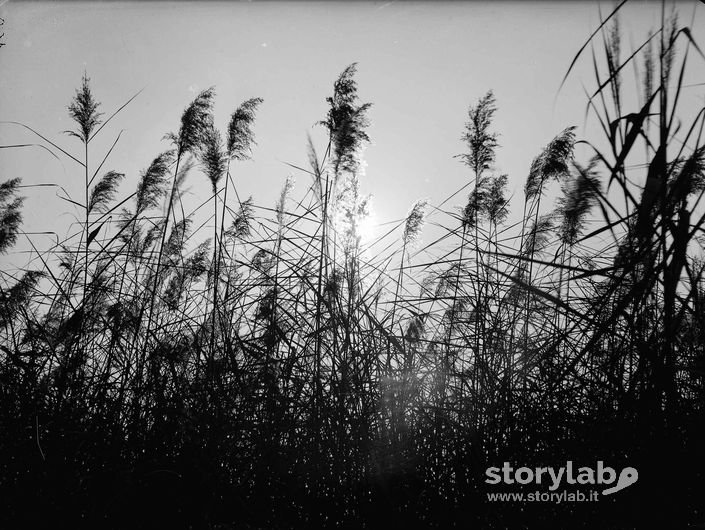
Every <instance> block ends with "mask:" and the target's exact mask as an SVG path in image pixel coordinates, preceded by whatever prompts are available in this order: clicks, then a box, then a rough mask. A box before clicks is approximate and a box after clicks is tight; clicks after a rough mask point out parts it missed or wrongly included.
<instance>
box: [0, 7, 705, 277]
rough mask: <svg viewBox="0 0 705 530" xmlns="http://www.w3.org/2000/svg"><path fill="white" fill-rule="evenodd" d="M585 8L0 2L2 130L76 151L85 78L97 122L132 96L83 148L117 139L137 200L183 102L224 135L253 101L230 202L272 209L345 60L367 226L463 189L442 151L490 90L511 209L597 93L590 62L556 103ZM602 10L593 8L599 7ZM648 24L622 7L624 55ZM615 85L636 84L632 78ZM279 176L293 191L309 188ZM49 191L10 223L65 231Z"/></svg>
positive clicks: (26, 163) (17, 155)
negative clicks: (75, 103)
mask: <svg viewBox="0 0 705 530" xmlns="http://www.w3.org/2000/svg"><path fill="white" fill-rule="evenodd" d="M599 5H600V4H598V3H597V2H546V3H539V2H498V3H490V2H450V3H441V2H433V3H432V2H384V3H382V2H377V3H373V2H351V3H328V2H326V3H324V2H313V3H295V2H283V1H282V2H265V3H262V2H251V3H209V2H201V3H187V2H179V3H167V2H156V3H139V2H131V3H118V2H115V3H112V2H111V3H97V2H96V3H93V2H81V3H48V2H46V3H45V2H37V3H34V2H32V3H30V2H6V3H4V4H3V5H2V7H0V16H2V17H3V18H5V21H6V22H5V28H4V31H5V33H6V35H5V42H6V43H7V45H6V46H5V47H3V48H2V49H0V72H2V73H1V75H0V119H1V120H17V121H21V122H23V123H26V124H27V125H30V126H32V127H35V128H37V129H38V130H39V131H41V132H42V133H43V134H45V135H47V136H48V137H49V138H51V139H52V140H55V141H56V142H57V143H58V144H59V145H61V146H62V147H64V148H65V149H67V150H69V151H71V152H73V153H80V151H81V146H80V145H79V144H78V142H77V141H76V140H75V139H72V138H70V137H68V136H66V135H64V134H62V131H63V130H65V129H69V128H71V127H72V124H71V123H70V121H69V118H68V116H67V113H66V107H67V105H68V103H69V102H70V100H71V98H72V96H73V94H74V90H75V88H76V87H77V86H78V85H79V83H80V79H81V75H82V74H83V72H84V70H85V71H86V72H87V73H88V75H89V76H90V77H91V80H92V86H93V90H94V94H95V96H96V97H97V98H98V99H99V100H100V101H101V102H102V108H101V110H103V111H104V112H106V113H107V114H108V115H109V114H110V113H111V112H112V110H113V109H116V108H117V107H119V106H120V105H121V104H122V103H123V102H124V101H126V100H127V99H128V98H129V97H130V96H132V95H133V94H134V93H135V92H137V91H138V90H140V89H143V88H144V92H143V93H142V94H141V95H140V96H139V97H138V98H137V99H136V100H135V101H134V102H133V103H132V104H131V105H130V106H129V107H128V108H127V109H126V110H125V111H124V112H123V113H122V114H121V115H120V116H119V117H118V118H117V119H115V120H114V122H112V123H111V125H109V126H108V127H106V129H105V133H104V134H103V133H102V138H101V139H100V140H99V141H96V145H95V146H94V147H93V152H94V153H96V154H95V155H94V157H95V159H94V160H93V161H92V162H93V163H96V162H97V161H98V159H99V153H100V154H102V153H104V152H105V150H106V149H107V148H108V147H109V146H110V144H111V143H112V142H113V141H114V139H115V137H116V135H117V134H118V133H119V132H120V130H122V129H124V133H123V134H122V138H121V140H120V142H119V143H118V145H117V147H116V150H115V152H114V154H113V155H112V156H111V158H110V159H109V160H108V162H107V163H106V165H105V169H106V170H107V169H115V170H118V171H121V172H125V173H126V174H127V179H126V181H125V183H124V184H123V186H122V187H121V196H122V197H124V196H126V195H128V194H129V193H131V192H132V191H133V190H134V187H135V183H136V180H137V175H138V173H139V171H140V170H142V169H144V168H145V167H146V166H147V165H148V164H149V163H150V161H151V160H152V159H153V158H154V156H156V155H157V154H158V153H159V152H160V151H162V150H164V149H166V148H167V146H168V144H167V142H166V141H162V140H161V139H162V137H163V136H164V134H166V133H167V132H170V131H174V130H176V128H177V126H178V120H179V117H180V115H181V112H182V110H183V108H184V107H185V106H186V105H187V104H188V103H189V101H190V100H191V99H192V98H193V97H194V95H195V93H196V92H197V91H200V90H202V89H204V88H207V87H209V86H215V88H216V93H217V99H216V107H215V109H216V119H217V120H218V123H219V124H220V126H221V127H225V124H226V122H227V119H228V116H229V114H230V112H231V111H232V110H233V109H234V108H235V107H236V106H237V105H238V104H239V103H241V102H242V101H243V100H245V99H247V98H250V97H255V96H258V97H262V98H264V104H263V106H262V107H261V111H260V112H259V113H258V117H257V121H256V125H255V131H256V136H257V142H258V146H257V147H256V148H255V150H254V152H253V158H254V160H253V161H251V162H246V163H241V164H238V165H237V166H236V167H235V168H234V173H235V178H236V182H237V185H238V190H239V193H240V195H241V196H247V195H250V194H252V195H254V199H255V202H256V203H258V204H263V205H269V206H272V205H273V204H274V201H275V197H276V194H277V193H278V190H279V189H280V188H281V186H282V184H283V182H284V179H285V177H286V175H287V174H289V173H292V171H291V170H290V169H289V168H288V167H287V166H286V165H285V164H284V162H290V163H292V164H296V165H305V161H306V134H307V133H308V132H311V133H312V134H313V135H314V136H313V137H314V140H315V141H316V144H317V147H318V148H319V149H320V150H323V149H324V147H325V138H324V136H323V133H322V130H320V128H317V127H314V124H315V123H316V122H317V121H318V120H321V119H322V118H323V117H324V115H325V112H326V103H325V98H326V96H328V95H329V94H330V93H331V88H332V83H333V81H334V80H335V78H336V77H337V75H338V74H339V73H340V72H341V71H342V70H343V68H345V67H346V66H347V65H348V64H350V63H352V62H358V63H359V66H358V76H357V80H358V83H359V94H360V97H361V100H362V101H370V102H372V103H373V107H372V109H371V111H370V113H369V115H370V118H371V121H372V126H371V127H370V130H369V134H370V137H371V138H372V141H373V144H372V145H371V146H370V147H369V148H368V149H367V150H366V152H365V160H366V162H367V170H366V175H365V177H364V178H363V180H362V189H363V191H364V192H371V193H372V194H373V195H374V206H373V207H374V211H375V215H376V219H377V221H379V222H385V221H389V220H393V219H398V218H400V217H401V216H403V215H404V213H405V212H406V211H407V209H408V207H409V206H410V205H411V203H412V202H413V201H414V200H416V199H418V198H422V197H425V198H429V199H430V200H431V202H432V203H434V204H437V203H439V202H440V201H441V200H442V199H444V198H445V197H446V196H447V195H449V194H450V193H452V192H453V191H454V190H456V189H458V188H459V187H460V186H462V185H463V184H464V183H466V182H468V180H469V179H470V175H469V171H468V170H467V169H466V168H464V167H463V166H462V164H461V163H460V162H459V161H458V160H457V159H454V158H453V156H454V155H457V154H459V153H461V152H463V150H464V146H463V144H462V142H461V141H460V136H461V134H462V132H463V127H464V123H465V121H466V116H467V109H468V107H469V105H471V104H473V103H474V102H475V101H476V100H477V99H478V98H479V97H481V96H482V95H484V94H485V92H486V91H487V90H489V89H493V90H494V92H495V95H496V98H497V102H498V108H499V110H498V112H497V114H496V120H495V129H496V131H497V132H499V133H500V135H501V136H500V140H499V141H500V144H501V148H500V149H499V151H498V156H497V169H498V171H501V172H504V173H508V174H509V176H510V193H513V194H514V198H513V203H514V208H515V209H520V205H521V202H522V201H523V196H522V187H523V183H524V179H525V176H526V174H527V171H528V168H529V165H530V163H531V160H532V158H533V157H534V156H536V154H538V152H539V151H540V149H541V148H542V146H544V145H545V144H546V143H547V142H548V141H549V140H550V139H551V138H552V137H553V136H554V135H555V134H557V133H558V132H560V131H561V130H562V129H563V128H565V127H566V126H568V125H578V126H580V127H581V128H580V129H579V133H582V132H583V129H582V126H583V125H584V123H585V122H584V113H585V103H586V97H585V95H584V93H583V88H582V84H585V86H586V87H592V86H593V83H594V81H593V77H592V73H591V65H590V62H589V60H588V61H586V60H583V61H581V62H580V63H579V65H578V67H577V69H576V71H575V73H574V74H573V75H572V76H571V77H570V79H569V81H568V83H567V84H566V85H565V87H564V88H563V90H562V91H561V93H560V94H559V95H558V97H557V98H556V94H557V90H558V86H559V84H560V81H561V79H562V77H563V75H564V74H565V72H566V69H567V68H568V65H569V64H570V61H571V59H572V58H573V56H574V55H575V53H576V52H577V50H578V49H579V48H580V46H581V45H582V44H583V43H584V41H585V40H586V39H587V37H588V36H589V34H590V32H591V31H592V30H593V29H594V28H595V27H596V26H597V24H598V23H599V11H598V6H599ZM692 6H694V4H693V3H684V4H681V7H680V11H681V15H682V16H683V17H687V18H690V16H691V14H692V9H693V8H692ZM611 7H612V4H611V3H602V4H601V9H602V13H603V14H606V13H607V12H609V10H610V9H611ZM700 11H702V10H700ZM659 13H660V5H659V3H657V2H643V1H642V2H640V1H635V2H633V3H632V4H630V5H628V6H627V7H626V9H625V10H624V12H623V15H622V22H623V26H624V29H625V31H626V33H625V38H624V44H623V46H624V49H625V53H626V52H630V48H631V45H632V43H636V42H639V41H640V39H642V38H643V37H644V35H645V34H646V31H647V30H648V28H649V27H653V26H655V25H656V24H657V22H658V17H659ZM695 16H696V23H695V24H693V26H694V27H695V28H697V27H698V22H700V26H702V21H703V19H702V13H701V12H698V13H696V15H695ZM629 74H630V75H631V72H629ZM701 81H702V80H701ZM625 88H626V90H628V91H630V90H631V91H633V89H634V85H633V84H632V85H627V86H626V87H625ZM588 131H589V127H588ZM579 136H580V134H579ZM28 141H36V139H35V138H33V137H32V136H31V135H29V134H27V133H26V132H25V131H23V130H22V129H20V128H18V127H14V126H9V125H0V144H2V145H6V144H18V143H24V142H28ZM94 167H95V166H94ZM294 174H295V176H296V177H297V192H298V193H301V192H302V191H303V189H304V188H305V187H307V186H308V184H309V182H308V181H307V179H306V177H305V175H303V174H296V173H295V172H294ZM13 177H21V178H22V179H23V181H24V183H25V184H36V183H56V184H60V185H61V186H63V187H64V188H65V189H66V190H67V192H69V193H70V194H71V195H72V196H74V197H77V198H80V197H81V196H82V195H81V194H82V191H81V190H82V186H83V176H82V173H81V168H80V167H79V166H77V165H75V164H72V163H71V161H70V160H66V159H62V162H61V163H59V162H57V161H56V160H55V159H53V158H52V157H51V156H50V155H49V154H48V153H45V152H43V151H41V150H39V149H22V150H7V149H4V150H2V151H0V179H1V180H5V179H8V178H13ZM189 186H190V189H191V193H193V194H194V195H195V196H197V197H200V198H202V199H203V200H205V199H206V198H207V196H208V193H209V186H210V185H209V184H208V182H207V180H206V179H205V177H202V176H201V175H199V174H198V173H197V172H194V174H193V175H192V176H191V177H190V179H189ZM55 193H56V190H55V189H53V188H37V189H32V190H28V192H27V193H26V195H27V196H28V199H27V201H26V203H25V225H24V229H25V230H27V231H30V232H31V231H56V232H58V235H59V237H60V238H61V237H63V236H64V235H65V234H66V230H67V227H68V225H69V223H70V222H71V218H70V216H68V215H66V214H63V215H62V212H66V211H67V210H70V209H68V208H67V205H66V203H64V202H62V201H61V200H60V199H58V198H57V197H56V195H55ZM464 199H465V196H461V197H459V198H458V199H457V200H454V201H451V203H450V205H449V206H450V207H452V206H454V205H458V206H460V205H461V204H462V203H463V201H464ZM37 241H38V242H39V244H40V245H44V246H45V247H46V246H48V245H49V244H50V243H51V240H50V238H45V239H44V240H43V239H41V238H39V239H37ZM24 248H26V245H19V246H18V249H24ZM10 262H12V263H13V264H20V265H21V264H23V259H22V258H21V256H19V255H16V254H14V255H13V254H11V255H10V256H6V257H0V263H5V264H8V263H10Z"/></svg>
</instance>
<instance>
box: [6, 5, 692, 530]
mask: <svg viewBox="0 0 705 530" xmlns="http://www.w3.org/2000/svg"><path fill="white" fill-rule="evenodd" d="M618 10H619V8H617V9H616V10H615V11H614V12H612V13H611V14H610V15H609V16H608V17H606V19H605V22H604V24H603V25H602V26H600V27H599V28H598V29H597V30H596V32H595V34H594V35H593V38H592V39H591V41H590V42H589V43H588V44H587V45H586V47H584V48H583V49H582V50H581V51H580V53H578V55H577V56H576V61H584V60H591V59H590V57H589V54H590V52H592V60H593V62H594V64H595V79H594V81H595V86H594V87H593V88H592V91H593V92H592V93H588V95H587V97H588V102H587V105H588V112H589V113H590V116H591V119H594V120H596V122H597V123H599V125H600V129H601V131H602V135H603V136H602V137H600V138H593V139H590V138H587V139H583V140H579V139H578V138H577V136H576V130H575V128H574V127H572V126H568V125H569V124H566V126H567V128H565V129H564V130H562V131H556V136H555V138H553V139H551V138H547V139H546V147H545V148H544V149H543V150H542V151H541V152H539V153H537V156H536V158H535V159H534V161H533V163H532V164H531V166H530V167H528V168H527V177H526V181H525V188H524V196H523V197H514V198H513V199H512V201H511V203H510V201H509V200H508V198H507V192H506V186H507V178H508V177H507V175H503V174H499V173H497V172H496V171H495V153H496V148H497V145H498V141H499V140H498V139H499V136H498V134H499V133H500V131H495V130H494V128H493V117H494V114H495V112H496V111H497V108H498V106H499V107H500V108H501V102H497V101H496V100H495V97H494V95H493V94H492V92H488V93H487V94H485V95H478V96H480V97H478V99H477V100H476V101H475V102H472V104H471V106H470V109H469V111H468V114H467V125H466V128H465V130H464V131H458V135H459V136H462V139H463V142H464V144H465V146H466V150H465V152H464V153H462V154H461V155H460V156H459V157H458V162H459V163H462V164H464V165H465V166H466V167H467V173H468V182H467V186H466V187H465V188H463V189H462V190H459V191H458V192H457V193H455V194H454V196H453V198H452V199H449V200H448V201H445V202H443V203H440V204H434V203H433V202H431V201H429V200H425V199H424V200H419V201H418V202H416V203H414V204H413V205H410V207H409V211H408V214H407V216H406V218H405V219H404V220H402V221H401V222H400V223H398V224H396V225H389V226H387V227H386V231H385V232H384V233H382V234H379V235H378V236H377V237H376V238H375V239H372V240H370V239H367V238H365V237H363V232H364V230H363V226H364V224H365V222H366V218H367V215H368V213H369V211H368V210H369V208H368V206H369V204H368V198H367V197H366V196H364V195H363V194H362V193H361V191H360V189H361V188H360V179H361V178H364V177H363V176H362V172H361V170H360V163H361V153H362V149H363V148H364V146H365V144H366V143H368V142H369V140H370V139H369V137H368V135H367V127H368V123H369V122H368V120H369V117H370V116H371V114H372V109H371V106H370V104H369V103H363V102H361V101H360V100H359V98H358V94H357V85H356V81H355V65H351V66H349V67H347V68H346V69H345V70H343V72H342V73H341V74H340V75H339V77H338V78H337V80H336V81H335V83H334V85H333V90H332V95H331V96H330V97H329V98H328V99H327V102H328V113H327V115H326V116H322V117H320V118H321V121H320V124H319V127H321V128H323V130H325V131H326V132H327V135H328V139H329V140H328V143H327V144H326V145H314V144H313V142H310V143H309V145H308V146H307V147H306V146H302V147H304V148H307V149H308V160H309V165H308V167H292V168H290V169H291V171H292V177H289V178H287V179H286V182H285V183H284V185H283V189H282V191H281V196H280V198H279V199H278V201H277V202H276V204H275V205H262V204H257V202H256V201H255V200H254V199H253V198H244V197H240V195H239V194H238V193H237V187H238V186H237V173H238V168H239V166H240V164H241V163H242V162H243V161H244V160H247V159H249V158H251V157H254V158H255V163H256V130H257V111H258V109H259V108H260V106H262V105H266V102H263V101H262V100H260V99H258V98H254V99H250V100H247V101H245V102H244V103H242V104H241V105H240V106H239V107H238V108H237V109H235V110H234V112H233V113H232V115H231V116H230V117H229V118H228V119H227V120H225V125H226V126H225V127H224V128H223V129H222V130H221V129H219V128H218V124H219V123H221V121H223V120H222V119H221V117H218V116H214V114H213V112H212V106H213V102H214V98H215V92H214V90H212V89H209V90H206V91H204V92H202V93H200V94H199V95H198V96H197V97H196V98H195V99H194V100H193V101H192V102H191V103H190V104H188V106H187V107H186V109H185V110H184V112H183V114H182V115H181V119H180V121H179V122H178V123H177V128H176V132H173V133H170V134H168V135H167V136H166V138H165V150H164V151H163V152H162V153H159V154H157V155H156V156H155V158H154V159H153V161H151V162H149V161H146V162H145V169H144V171H143V172H142V173H141V174H140V176H139V184H138V186H137V188H136V189H134V190H126V189H123V188H122V187H120V184H121V181H122V179H123V176H124V175H122V174H121V173H120V172H119V171H117V170H115V171H113V170H107V169H106V168H108V167H109V166H112V164H113V163H115V161H114V160H113V159H112V158H111V156H110V155H111V152H108V153H103V152H94V151H93V145H92V140H93V139H94V138H95V137H96V136H98V135H101V134H106V133H107V132H108V131H109V129H110V127H109V125H110V121H111V119H112V117H113V116H114V115H115V114H109V115H108V114H102V113H101V109H102V108H101V107H100V105H99V102H98V100H97V99H96V96H95V95H94V94H93V93H92V91H91V86H90V82H89V79H88V78H84V79H83V81H82V84H81V86H80V87H79V89H78V90H77V92H76V94H75V96H74V98H73V100H72V101H71V103H70V105H69V107H68V111H69V114H70V117H71V118H72V120H73V122H74V123H75V128H74V129H73V130H72V131H70V132H69V134H70V135H71V137H72V141H73V145H72V147H71V149H67V150H66V151H64V150H63V149H61V148H59V147H58V144H57V143H54V142H52V141H51V140H49V139H47V138H46V137H42V138H41V140H42V141H43V142H45V143H44V145H45V147H46V148H48V149H50V150H52V151H53V152H55V153H56V154H57V156H60V157H64V158H65V159H66V160H67V163H70V164H72V165H73V170H74V174H75V175H76V178H80V179H82V180H83V182H84V189H85V194H84V196H83V197H80V198H76V197H74V198H73V199H72V200H73V201H74V206H75V208H76V210H77V211H78V212H80V215H79V217H78V219H77V221H76V224H75V225H73V227H72V235H71V236H70V237H68V238H66V239H65V240H64V241H62V242H61V243H60V244H58V245H56V246H55V247H53V248H51V249H49V250H48V251H39V250H37V251H36V256H37V258H38V259H39V261H40V262H41V266H40V267H37V268H34V269H31V270H27V271H26V272H24V274H22V275H20V276H13V275H10V274H8V273H5V272H4V273H2V276H1V280H0V285H1V289H2V290H1V291H0V394H1V398H0V399H1V402H2V404H3V405H2V407H1V412H0V433H1V434H0V454H1V455H2V456H0V466H1V467H0V483H1V485H2V489H1V497H2V505H3V510H2V514H1V515H0V518H2V519H5V520H6V523H7V525H9V526H7V527H24V528H30V527H40V526H42V527H43V526H46V527H57V526H58V527H63V526H66V525H71V526H72V527H84V526H85V527H87V528H112V527H120V528H128V527H129V528H157V527H181V526H184V527H188V526H191V527H194V528H290V527H305V528H319V527H338V526H340V527H349V528H363V527H378V526H387V525H389V524H394V525H400V524H406V525H407V526H411V527H440V528H445V527H450V526H453V525H458V526H460V525H462V526H465V527H470V526H477V527H497V528H500V527H502V528H504V527H516V528H525V527H527V528H528V527H534V526H541V527H548V526H552V525H556V526H558V527H568V526H571V527H573V526H576V527H601V528H622V527H634V526H638V525H641V526H648V525H649V524H656V525H661V527H665V526H663V525H668V526H669V527H672V528H676V527H685V526H687V525H689V524H691V525H695V524H700V525H702V524H703V523H705V514H704V512H703V509H705V506H704V502H703V485H702V484H703V480H704V479H705V476H704V475H703V472H704V471H705V466H704V464H705V461H704V457H705V454H704V450H703V447H705V444H703V442H704V441H705V438H704V437H703V434H704V429H703V427H704V422H705V416H704V412H705V411H704V410H703V409H704V407H705V379H704V377H705V372H704V370H705V353H704V352H703V346H704V344H705V341H704V339H705V336H704V334H703V333H704V328H703V318H704V317H705V305H704V301H705V298H704V297H705V291H704V290H703V287H704V284H703V277H702V276H703V270H704V262H703V259H702V258H703V256H702V245H703V228H702V227H703V221H704V219H705V217H704V215H705V210H703V208H702V196H703V193H705V142H703V138H702V132H703V125H704V124H705V108H701V109H700V110H699V112H698V113H697V114H695V115H682V114H681V113H680V104H681V100H682V98H684V97H685V95H684V91H683V90H682V89H683V78H684V75H685V72H686V71H687V67H689V66H690V62H689V61H693V62H696V63H697V64H696V68H702V64H703V63H702V60H703V58H702V53H701V52H700V49H699V48H698V47H697V45H696V44H695V41H694V40H693V38H692V36H691V33H690V31H689V29H688V28H687V27H686V26H684V25H682V24H680V23H679V21H678V19H677V17H676V15H675V13H671V14H669V13H667V12H666V11H665V8H664V15H663V23H662V25H661V27H659V28H658V29H657V30H656V31H654V32H653V33H651V34H650V35H649V36H648V37H647V38H646V39H645V40H644V41H643V42H642V43H640V44H639V45H638V46H636V47H635V48H634V51H633V53H632V52H631V51H630V52H629V54H626V53H624V50H622V42H621V37H620V35H621V34H620V30H619V25H618V22H617V15H618ZM694 64H695V63H694ZM571 68H572V66H571ZM632 70H633V71H634V79H632V78H631V73H630V72H631V71H632ZM569 75H570V70H569ZM625 78H628V80H629V83H632V82H633V81H636V85H637V86H638V87H639V90H638V93H631V92H629V91H628V90H627V88H626V85H627V83H626V82H625V81H624V79H625ZM630 86H631V85H630ZM120 110H121V109H120ZM462 111H463V109H459V112H462ZM118 112H119V110H118ZM578 141H580V142H582V143H584V144H585V145H586V146H587V150H588V151H589V152H590V153H591V154H590V156H589V157H588V158H587V159H585V160H578V159H577V157H576V156H575V151H576V144H577V143H578ZM294 177H295V179H296V186H295V185H294ZM187 179H189V180H190V181H196V180H199V179H200V181H201V182H203V183H204V185H203V186H202V188H203V189H207V190H209V191H210V193H209V194H208V195H207V196H204V197H202V200H203V203H202V204H201V205H200V206H199V208H198V209H197V210H196V211H193V212H189V211H186V210H185V208H184V202H183V194H182V192H183V189H184V182H185V181H186V180H187ZM20 185H21V184H20V181H19V180H18V179H14V180H9V181H5V182H4V183H3V184H2V185H0V226H1V227H2V229H1V230H0V252H8V251H9V250H10V249H11V247H12V246H13V245H14V244H16V243H17V242H18V241H19V240H20V238H22V237H23V235H22V234H23V232H22V228H21V220H22V198H21V195H22V194H23V189H22V188H20ZM551 190H552V191H551ZM448 191H449V192H451V191H452V190H448ZM554 197H557V198H556V199H555V200H554ZM460 201H462V202H463V204H462V205H460V206H461V207H459V208H455V207H454V204H456V203H459V202H460ZM510 209H513V210H514V211H521V212H522V213H523V215H522V216H521V217H520V221H519V222H518V223H513V224H509V223H508V219H509V218H510V216H509V212H510ZM205 212H208V213H205ZM199 223H200V224H199ZM425 229H428V233H429V234H432V236H431V237H428V236H427V237H424V238H423V241H424V243H421V241H422V240H421V234H422V232H423V231H424V230H425ZM566 460H573V461H576V462H587V463H588V464H593V463H594V462H595V461H596V460H604V461H606V462H608V463H610V464H611V465H613V466H614V467H619V466H627V465H629V466H634V467H636V468H638V469H639V472H640V481H639V484H638V486H635V487H633V488H631V489H628V490H625V491H623V492H622V493H621V494H620V495H621V496H619V497H616V498H611V499H605V500H603V501H602V502H599V503H586V504H580V505H577V504H573V505H555V504H550V503H549V504H536V503H535V504H533V505H528V504H513V503H503V504H502V503H488V502H486V500H485V492H486V491H487V488H488V486H487V485H486V484H485V482H484V478H485V469H486V468H487V467H488V466H490V465H501V462H503V461H511V462H514V463H516V464H518V465H528V466H530V467H534V466H538V465H542V464H549V465H550V464H554V465H555V464H558V465H561V464H562V463H563V462H565V461H566Z"/></svg>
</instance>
